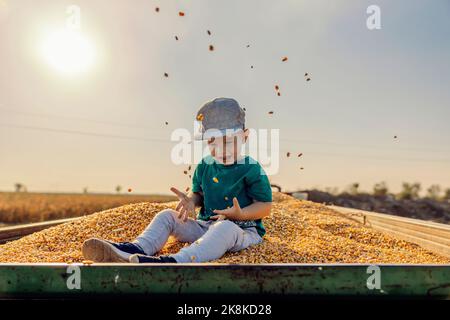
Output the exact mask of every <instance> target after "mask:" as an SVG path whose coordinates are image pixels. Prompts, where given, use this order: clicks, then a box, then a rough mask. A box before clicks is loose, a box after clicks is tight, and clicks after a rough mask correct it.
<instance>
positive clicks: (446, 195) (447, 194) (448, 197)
mask: <svg viewBox="0 0 450 320" xmlns="http://www.w3.org/2000/svg"><path fill="white" fill-rule="evenodd" d="M444 200H449V201H450V188H447V189H445V192H444Z"/></svg>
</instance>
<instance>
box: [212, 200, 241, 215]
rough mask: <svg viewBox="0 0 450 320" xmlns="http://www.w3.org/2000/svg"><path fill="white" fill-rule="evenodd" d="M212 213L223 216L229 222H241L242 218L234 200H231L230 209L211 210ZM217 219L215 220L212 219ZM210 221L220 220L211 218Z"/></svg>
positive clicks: (239, 207)
mask: <svg viewBox="0 0 450 320" xmlns="http://www.w3.org/2000/svg"><path fill="white" fill-rule="evenodd" d="M213 212H214V213H216V214H218V215H222V216H225V217H226V218H227V219H230V220H241V218H242V209H241V206H240V205H239V202H238V200H237V199H236V198H233V206H232V207H231V208H227V209H224V210H213ZM214 217H217V218H214ZM210 219H215V220H216V219H220V216H219V217H218V216H212V217H210ZM220 220H223V219H220Z"/></svg>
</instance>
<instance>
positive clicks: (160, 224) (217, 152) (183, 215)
mask: <svg viewBox="0 0 450 320" xmlns="http://www.w3.org/2000/svg"><path fill="white" fill-rule="evenodd" d="M197 120H199V121H201V124H202V139H204V140H208V147H209V149H210V152H211V155H210V156H207V157H205V158H203V159H202V161H201V162H200V163H199V164H198V166H197V168H196V170H195V172H194V176H193V181H192V194H190V195H189V196H188V195H186V194H184V193H183V192H180V191H179V190H177V189H175V188H171V190H172V192H174V193H175V194H176V195H177V196H178V198H179V200H180V201H179V203H178V205H177V207H176V209H175V210H170V209H167V210H163V211H161V212H159V213H158V214H157V215H156V216H155V217H154V219H153V220H152V222H151V223H150V225H149V226H148V227H147V228H146V229H145V230H144V232H143V233H142V234H141V235H140V236H138V237H137V239H136V240H135V241H134V242H122V243H114V242H110V241H106V240H101V239H96V238H92V239H88V240H86V241H85V242H84V244H83V255H84V257H85V258H86V259H90V260H93V261H96V262H133V263H177V262H178V263H186V262H206V261H211V260H215V259H218V258H220V257H221V256H222V255H223V254H224V253H225V252H227V251H239V250H242V249H245V248H247V247H249V246H251V245H255V244H258V243H260V242H261V241H262V240H263V239H262V237H263V236H264V234H265V229H264V226H263V223H262V218H264V217H266V216H268V215H270V210H271V205H272V190H271V187H270V183H269V180H268V178H267V176H266V175H265V173H264V171H263V169H262V168H261V166H260V165H259V164H258V163H257V162H256V161H255V160H253V159H252V158H250V157H248V156H242V155H241V154H240V153H241V152H240V151H241V146H242V144H243V143H245V142H246V141H247V138H248V129H246V128H245V112H244V111H243V110H242V108H241V107H240V106H239V104H238V103H237V101H236V100H234V99H228V98H217V99H214V100H212V101H210V102H207V103H206V104H205V105H204V106H203V107H202V108H201V109H200V110H199V111H198V113H197ZM196 208H200V212H199V214H198V215H197V219H192V218H189V216H190V215H194V214H195V209H196ZM170 235H172V236H174V237H175V238H176V239H178V240H179V241H182V242H189V243H191V244H190V245H189V246H188V247H184V248H183V249H181V250H180V251H179V252H178V253H176V254H171V255H168V256H154V254H155V253H156V252H158V251H159V250H161V248H162V247H163V246H164V244H165V243H166V241H167V239H168V238H169V236H170Z"/></svg>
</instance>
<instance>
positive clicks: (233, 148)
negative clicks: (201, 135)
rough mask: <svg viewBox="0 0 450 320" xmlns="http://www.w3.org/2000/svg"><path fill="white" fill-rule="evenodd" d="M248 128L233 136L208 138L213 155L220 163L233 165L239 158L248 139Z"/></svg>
mask: <svg viewBox="0 0 450 320" xmlns="http://www.w3.org/2000/svg"><path fill="white" fill-rule="evenodd" d="M247 132H248V130H247V129H246V130H245V131H243V132H240V133H238V134H236V135H233V136H227V137H218V138H211V139H209V140H208V147H209V151H210V152H211V156H212V157H213V158H214V159H216V160H217V161H218V162H219V163H222V164H224V165H231V164H233V163H235V162H236V161H238V160H239V158H240V155H241V147H242V145H243V144H244V143H245V142H246V141H247Z"/></svg>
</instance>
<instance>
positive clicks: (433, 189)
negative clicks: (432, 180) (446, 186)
mask: <svg viewBox="0 0 450 320" xmlns="http://www.w3.org/2000/svg"><path fill="white" fill-rule="evenodd" d="M440 194H441V186H440V185H438V184H432V185H431V186H430V187H429V188H428V189H427V197H428V198H430V199H433V200H439V195H440Z"/></svg>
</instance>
